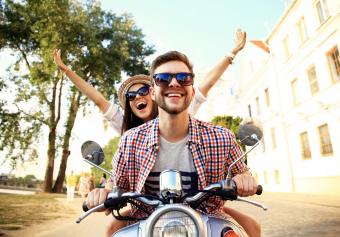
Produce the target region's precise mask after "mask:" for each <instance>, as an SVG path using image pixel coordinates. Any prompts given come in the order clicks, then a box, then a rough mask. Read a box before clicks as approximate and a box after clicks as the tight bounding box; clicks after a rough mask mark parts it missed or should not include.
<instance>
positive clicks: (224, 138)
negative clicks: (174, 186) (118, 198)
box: [113, 118, 248, 215]
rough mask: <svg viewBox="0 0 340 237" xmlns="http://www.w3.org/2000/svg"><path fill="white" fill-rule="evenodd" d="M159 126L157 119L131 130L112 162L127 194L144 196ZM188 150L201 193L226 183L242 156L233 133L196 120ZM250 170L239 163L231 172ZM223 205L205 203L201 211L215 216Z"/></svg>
mask: <svg viewBox="0 0 340 237" xmlns="http://www.w3.org/2000/svg"><path fill="white" fill-rule="evenodd" d="M158 125H159V119H158V118H156V119H154V120H151V121H149V122H147V123H145V124H143V125H141V126H139V127H136V128H133V129H130V130H129V131H127V132H126V133H125V134H124V135H123V136H122V138H121V140H120V144H119V147H118V150H117V152H116V153H115V155H114V158H113V172H114V174H115V178H116V182H117V186H119V187H120V188H122V189H123V190H124V191H132V192H137V193H143V192H144V187H143V186H144V183H145V180H146V178H147V177H148V175H149V173H150V171H151V169H152V167H153V166H154V164H155V161H156V159H157V152H158V151H159V147H160V144H159V129H158ZM187 146H188V148H189V150H190V151H191V153H192V157H193V160H194V165H195V168H196V172H197V174H198V181H199V186H198V188H199V189H203V188H205V187H206V186H208V185H209V184H211V183H216V182H219V181H220V180H222V179H225V178H226V174H227V171H228V167H229V165H230V164H231V163H232V162H233V161H234V160H236V159H237V158H238V157H239V156H240V155H241V154H242V151H241V149H240V147H239V146H238V144H237V142H236V140H235V135H234V134H233V133H232V132H231V131H230V130H228V129H226V128H223V127H220V126H215V125H212V124H211V123H207V122H203V121H200V120H197V119H194V118H190V120H189V139H188V143H187ZM247 170H248V167H247V166H246V165H245V163H244V162H240V161H239V162H237V163H236V164H235V165H234V166H233V168H232V176H234V175H236V174H239V173H243V172H245V171H247ZM222 205H223V201H222V200H221V199H220V198H218V197H213V198H210V199H209V201H208V202H207V203H205V208H204V209H202V211H203V212H206V213H212V214H213V213H216V211H219V210H220V208H221V207H222ZM134 214H135V215H136V214H137V213H134Z"/></svg>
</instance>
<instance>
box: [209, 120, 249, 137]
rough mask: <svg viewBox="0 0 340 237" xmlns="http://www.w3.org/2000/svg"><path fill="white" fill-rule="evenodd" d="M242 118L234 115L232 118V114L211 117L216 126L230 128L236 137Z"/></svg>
mask: <svg viewBox="0 0 340 237" xmlns="http://www.w3.org/2000/svg"><path fill="white" fill-rule="evenodd" d="M242 120H243V119H242V118H240V117H236V118H234V117H233V116H227V115H225V116H215V117H214V118H213V119H212V123H213V124H215V125H218V126H222V127H225V128H228V129H229V130H231V131H232V132H233V133H234V134H235V135H236V137H237V135H238V127H239V126H240V124H241V122H242Z"/></svg>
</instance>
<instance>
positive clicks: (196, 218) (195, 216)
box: [144, 204, 208, 237]
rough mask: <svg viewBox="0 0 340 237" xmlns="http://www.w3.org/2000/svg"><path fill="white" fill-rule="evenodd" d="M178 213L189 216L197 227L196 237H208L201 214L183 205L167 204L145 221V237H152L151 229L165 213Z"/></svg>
mask: <svg viewBox="0 0 340 237" xmlns="http://www.w3.org/2000/svg"><path fill="white" fill-rule="evenodd" d="M172 211H179V212H183V213H185V214H187V215H188V216H190V217H191V218H192V220H193V222H194V223H195V225H196V226H197V231H198V236H199V237H208V234H207V228H205V226H204V223H203V220H202V217H201V214H200V213H198V212H196V211H195V210H193V209H191V208H190V207H188V206H184V205H183V204H169V205H166V206H163V207H160V208H158V209H156V210H155V211H154V212H153V213H152V214H151V216H150V217H149V218H148V219H147V220H146V222H145V225H144V227H145V228H144V230H145V231H146V232H145V233H146V235H145V236H146V237H152V232H153V229H154V228H153V227H154V225H155V223H156V222H157V221H158V219H159V218H160V217H161V216H162V215H164V214H165V213H167V212H172Z"/></svg>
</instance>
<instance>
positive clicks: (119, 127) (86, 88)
mask: <svg viewBox="0 0 340 237" xmlns="http://www.w3.org/2000/svg"><path fill="white" fill-rule="evenodd" d="M245 43H246V32H244V31H242V30H240V29H238V30H237V31H236V35H235V47H234V48H233V50H232V51H231V52H229V53H228V54H227V55H226V56H225V57H223V58H222V60H221V61H220V62H219V63H218V64H217V65H216V66H215V67H214V68H213V69H212V70H211V71H209V72H208V74H207V75H206V76H205V77H204V79H203V80H202V82H201V83H200V84H199V86H198V90H196V94H195V98H194V100H193V102H192V103H191V105H190V110H189V111H190V114H191V115H195V114H196V113H197V111H198V109H199V107H200V105H201V104H202V103H203V102H204V101H205V100H206V97H207V95H208V92H209V91H210V89H211V88H212V87H213V86H214V85H215V83H216V82H217V80H218V79H219V78H220V77H221V76H222V74H223V73H224V71H225V70H226V69H227V68H228V66H229V65H230V64H231V63H232V61H233V59H234V57H235V56H236V54H237V53H238V52H239V51H240V50H242V49H243V47H244V45H245ZM53 56H54V61H55V63H56V64H57V65H58V67H59V69H60V70H61V71H63V72H64V73H65V75H66V76H67V77H68V78H69V79H70V80H71V81H72V82H73V84H74V85H75V86H76V87H77V88H78V90H79V91H81V92H82V93H83V94H85V95H86V96H87V97H88V98H89V99H90V100H92V101H93V102H94V103H95V104H96V105H97V106H98V108H99V109H100V110H101V111H102V113H103V115H104V117H105V118H106V119H107V120H108V121H109V123H110V125H111V127H112V128H113V129H114V130H115V131H116V132H118V133H123V132H125V131H126V130H128V129H130V128H133V127H136V126H138V125H141V124H142V123H144V122H147V121H149V120H151V119H153V118H155V117H156V116H157V114H158V113H157V106H154V105H153V102H152V100H151V97H150V95H149V90H148V88H149V87H150V86H151V80H150V78H149V77H148V76H146V75H136V76H133V77H130V78H128V79H127V80H125V81H124V82H123V83H122V85H121V86H120V88H119V91H118V97H119V102H120V105H121V107H122V108H123V110H124V113H123V112H122V111H121V110H120V109H119V108H118V106H117V105H115V104H113V103H111V102H110V101H108V100H107V99H106V98H105V97H104V96H103V95H102V94H101V93H100V92H99V91H97V90H96V89H95V88H94V87H93V86H91V85H90V84H88V83H87V82H86V81H84V80H83V79H82V78H81V77H80V76H78V75H77V74H76V73H75V72H74V71H72V70H71V69H70V68H69V67H67V66H66V65H65V64H64V63H63V61H62V60H61V57H60V50H55V51H54V54H53ZM126 102H128V103H126Z"/></svg>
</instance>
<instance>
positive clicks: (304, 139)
mask: <svg viewBox="0 0 340 237" xmlns="http://www.w3.org/2000/svg"><path fill="white" fill-rule="evenodd" d="M300 141H301V151H302V159H304V160H307V159H310V158H312V155H311V152H310V146H309V140H308V133H307V132H303V133H300Z"/></svg>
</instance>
